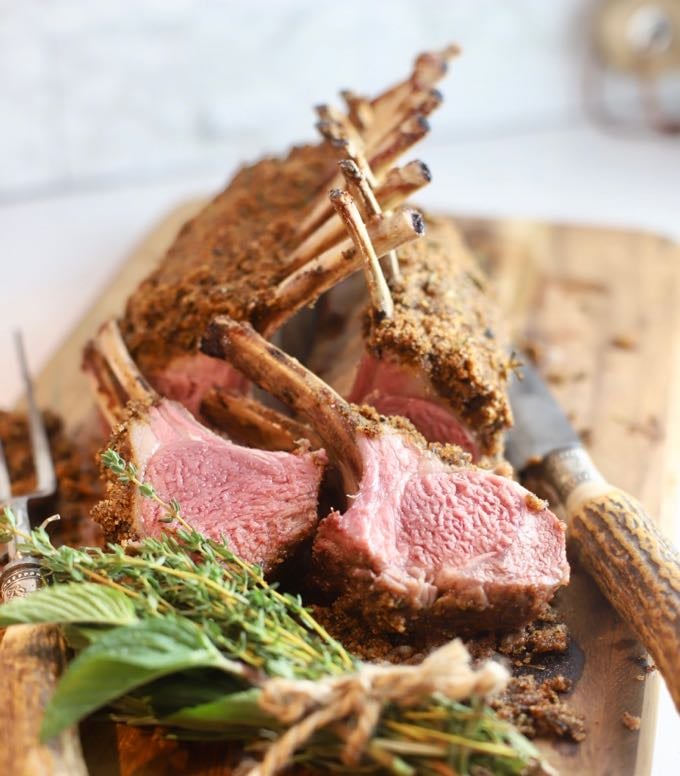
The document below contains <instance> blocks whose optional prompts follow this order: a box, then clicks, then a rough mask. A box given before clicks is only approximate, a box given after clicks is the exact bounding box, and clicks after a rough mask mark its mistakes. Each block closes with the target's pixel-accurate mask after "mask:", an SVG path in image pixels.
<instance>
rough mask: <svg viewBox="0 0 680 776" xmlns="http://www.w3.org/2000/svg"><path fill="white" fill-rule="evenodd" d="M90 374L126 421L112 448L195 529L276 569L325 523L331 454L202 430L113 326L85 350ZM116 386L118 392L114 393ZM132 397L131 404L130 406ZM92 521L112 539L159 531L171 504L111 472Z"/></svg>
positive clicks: (113, 414) (111, 409)
mask: <svg viewBox="0 0 680 776" xmlns="http://www.w3.org/2000/svg"><path fill="white" fill-rule="evenodd" d="M85 368H86V370H87V371H88V372H89V374H90V376H91V377H92V378H93V379H94V381H95V383H96V386H97V391H98V396H99V398H100V401H101V400H104V402H103V406H104V409H105V411H106V413H107V416H108V417H109V418H111V419H114V418H120V419H121V422H120V425H118V427H117V428H116V431H115V433H114V436H113V439H112V441H111V445H110V446H111V447H112V448H113V449H114V450H116V451H118V452H119V453H120V454H121V455H122V456H123V458H125V459H126V460H127V461H129V462H131V463H133V464H134V465H135V466H136V467H137V470H138V472H139V477H140V479H141V480H142V481H144V482H148V483H150V484H151V485H153V487H154V488H155V490H156V492H157V493H158V494H159V496H160V497H161V498H162V499H164V500H165V501H169V500H170V499H173V498H174V499H177V500H178V501H179V503H180V505H181V508H182V514H183V516H184V517H185V519H186V520H188V522H189V523H191V525H193V526H194V527H195V528H196V529H197V530H199V531H201V532H202V533H203V534H205V535H206V536H209V537H211V538H214V539H221V538H222V537H224V538H226V540H227V542H228V543H229V546H230V547H231V548H232V549H233V550H234V552H236V553H237V554H239V555H240V556H241V557H242V558H244V559H245V560H247V561H250V562H252V563H258V564H261V565H262V566H263V568H264V569H265V571H271V570H272V569H273V568H274V567H276V566H277V565H278V564H279V563H280V562H281V561H283V560H284V559H285V558H286V557H287V555H288V554H289V553H290V552H291V551H292V550H293V549H294V548H295V547H296V546H297V545H298V544H299V543H300V542H301V541H303V540H304V539H306V538H307V537H308V536H310V534H311V533H312V532H313V530H314V528H315V527H316V524H317V520H318V517H317V500H318V492H319V485H320V481H321V477H322V474H323V469H324V465H325V463H326V455H325V453H324V451H323V450H317V451H316V452H311V453H310V452H308V451H307V449H304V447H307V448H308V447H309V445H306V446H303V449H301V450H299V451H298V452H297V453H296V454H292V453H289V452H269V451H265V450H255V449H251V448H246V447H241V446H240V445H236V444H233V443H232V442H230V441H227V440H226V439H224V438H223V437H221V436H218V435H217V434H215V433H213V432H212V431H209V430H208V429H207V428H205V427H204V426H202V425H201V424H200V423H198V421H196V420H195V418H194V417H193V416H192V415H191V414H190V413H189V412H187V410H186V409H185V408H184V407H183V406H182V405H181V404H179V403H178V402H175V401H171V400H169V399H161V398H160V397H159V396H158V395H157V394H155V393H154V392H153V391H152V390H151V389H150V388H149V386H148V385H147V384H146V382H145V380H144V378H143V377H142V376H141V374H140V373H139V372H138V371H137V369H136V367H135V365H134V363H133V362H132V361H131V359H130V357H129V355H128V353H127V351H126V349H125V346H124V344H123V341H122V339H121V338H120V335H119V332H118V329H117V327H116V325H115V324H114V323H109V324H106V325H105V326H104V327H103V328H102V329H101V331H100V333H99V334H98V335H97V337H96V339H95V340H94V341H93V342H92V343H91V344H90V346H89V347H88V349H87V352H86V363H85ZM113 384H116V385H117V389H116V392H115V393H113V394H110V393H109V387H110V386H111V385H113ZM123 396H125V397H126V398H128V399H129V400H130V401H129V403H128V404H127V406H123V405H121V403H120V402H121V398H122V397H123ZM93 515H94V517H95V519H96V520H98V521H99V522H100V523H101V524H102V526H103V527H104V529H105V531H106V533H107V534H108V536H109V538H111V539H115V540H118V541H119V540H121V539H132V538H136V537H139V536H146V535H152V536H155V535H158V534H159V533H161V532H162V531H163V530H167V529H168V526H167V525H165V524H163V522H162V519H163V517H164V514H163V509H162V507H161V506H160V505H159V504H157V503H156V502H155V501H152V500H150V499H148V498H143V497H142V496H141V495H140V494H139V493H137V492H136V491H134V492H133V491H132V490H131V489H130V487H129V486H127V485H123V484H121V483H120V482H118V480H117V479H116V478H114V477H112V476H111V474H110V472H109V473H108V484H107V497H106V500H104V501H103V502H101V503H100V504H99V505H98V506H97V507H96V508H95V510H94V512H93Z"/></svg>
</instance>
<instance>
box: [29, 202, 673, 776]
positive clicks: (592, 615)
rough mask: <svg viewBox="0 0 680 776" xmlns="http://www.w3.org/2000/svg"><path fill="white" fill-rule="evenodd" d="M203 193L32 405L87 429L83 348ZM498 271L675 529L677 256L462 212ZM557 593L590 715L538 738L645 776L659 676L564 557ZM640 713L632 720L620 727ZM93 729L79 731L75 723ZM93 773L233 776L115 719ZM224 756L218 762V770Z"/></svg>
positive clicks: (579, 698)
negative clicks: (578, 731)
mask: <svg viewBox="0 0 680 776" xmlns="http://www.w3.org/2000/svg"><path fill="white" fill-rule="evenodd" d="M200 204H201V203H190V204H188V205H185V206H182V207H180V208H178V209H177V210H176V211H175V212H173V213H172V214H170V215H169V216H168V218H167V219H165V220H164V221H163V223H161V224H160V225H159V226H157V227H156V228H155V229H154V230H153V231H152V232H151V234H150V235H149V237H148V238H147V239H146V240H145V241H144V242H143V243H142V244H141V245H140V246H139V248H138V249H137V250H136V251H135V253H134V255H133V256H132V257H130V259H129V261H127V262H126V263H125V264H124V265H122V267H121V271H120V274H119V275H118V276H117V278H116V279H115V280H114V281H113V282H112V284H111V286H110V287H109V288H108V289H107V290H106V291H105V292H104V294H103V295H102V297H101V299H99V300H98V301H97V303H96V304H95V305H94V306H93V308H92V309H91V310H90V311H89V313H88V314H87V315H86V316H85V317H84V319H83V320H82V322H81V324H80V325H79V326H78V327H77V329H76V330H75V331H74V332H73V333H72V335H71V336H70V337H69V338H68V339H67V341H66V342H64V344H63V346H62V347H61V348H60V349H59V350H58V351H57V352H56V353H55V354H54V356H53V358H52V359H51V360H50V362H49V363H48V364H47V366H46V368H45V369H44V370H43V372H42V374H41V375H40V377H39V379H38V381H37V389H38V396H39V399H40V401H41V403H42V404H44V405H46V406H50V407H52V408H54V409H56V410H57V411H59V412H61V413H62V415H63V416H64V417H65V419H66V422H67V426H68V428H69V429H70V430H71V431H74V430H77V429H79V428H83V427H87V424H88V422H89V421H90V420H91V414H92V400H91V397H90V393H89V390H88V386H87V383H86V381H85V380H84V378H83V377H82V376H81V375H80V372H79V363H80V352H81V348H82V345H83V343H84V342H85V341H86V340H87V338H88V337H90V336H91V335H92V334H93V332H94V331H95V330H96V327H97V326H98V325H99V323H101V322H102V321H103V320H105V319H106V318H108V317H110V316H111V315H115V314H117V313H119V312H120V311H121V310H122V308H123V305H124V302H125V299H126V297H127V295H128V294H129V292H130V291H131V290H132V289H133V288H134V287H135V285H136V284H137V282H138V281H139V280H140V279H141V278H142V277H144V276H145V275H146V274H147V273H148V271H149V270H150V268H151V267H152V266H153V265H154V264H155V262H156V261H157V260H158V258H159V257H160V256H161V255H162V254H163V252H164V250H165V248H166V247H167V245H168V244H169V242H170V240H171V239H172V237H173V236H174V234H175V233H176V232H177V230H178V229H179V227H180V226H181V225H182V223H184V221H185V220H186V219H187V218H189V217H190V216H191V215H192V214H193V213H195V212H196V211H197V209H198V208H199V206H200ZM459 223H461V225H462V226H463V228H464V230H465V232H466V235H467V237H468V239H469V241H470V243H471V245H472V246H473V248H474V250H475V251H476V253H477V254H478V255H479V256H480V258H481V260H482V261H483V263H484V264H485V266H486V268H487V270H488V271H489V273H490V274H491V276H492V277H493V280H494V283H495V285H496V288H497V293H498V297H499V301H500V303H501V305H502V307H503V308H504V310H505V312H506V316H507V320H508V322H509V324H510V325H511V327H512V329H513V332H514V336H515V338H516V340H517V341H518V342H525V341H526V342H529V343H530V344H531V346H532V349H533V350H534V352H535V353H536V356H537V358H538V362H539V366H540V368H541V370H542V372H543V373H544V375H546V376H547V378H548V379H549V381H550V382H551V383H552V387H553V389H554V390H555V393H556V394H557V396H558V398H559V400H560V401H561V403H562V404H563V406H564V407H565V408H566V410H567V412H568V413H569V415H570V416H571V418H572V420H573V422H574V423H575V426H576V428H577V429H578V430H579V431H581V432H582V433H583V436H584V439H585V441H586V442H587V446H588V449H589V451H590V453H591V455H592V456H593V458H594V460H595V462H596V463H597V465H598V467H600V469H601V470H602V472H603V474H604V475H605V476H606V477H607V479H608V480H609V481H610V482H612V483H614V484H618V485H621V486H623V487H625V489H626V490H627V491H628V492H630V493H631V494H632V495H633V496H634V497H636V498H638V499H639V500H640V501H641V502H642V503H643V504H644V505H645V507H646V509H647V511H648V512H649V514H650V515H651V516H652V518H653V519H654V520H655V522H656V523H657V525H660V526H661V527H662V528H663V529H665V530H667V531H670V528H671V526H672V521H673V515H674V513H675V511H676V510H677V508H678V504H679V503H680V499H679V497H678V494H679V483H678V474H677V472H679V471H680V403H679V402H677V400H676V401H675V406H674V402H673V397H674V396H675V397H677V396H678V395H680V308H679V305H678V302H677V300H678V299H680V251H679V249H678V247H677V246H675V245H674V244H672V243H671V242H669V241H667V240H665V239H663V238H660V237H658V236H655V235H652V234H645V233H639V232H626V231H620V230H612V229H600V228H594V227H586V226H568V225H551V224H536V223H527V222H515V221H493V222H492V221H482V220H473V219H467V220H465V221H462V222H459ZM572 569H573V576H572V582H571V584H570V585H569V587H568V589H567V590H565V591H563V593H562V594H561V595H560V597H559V608H560V610H561V612H562V613H563V616H564V618H565V620H566V622H567V624H568V626H569V629H570V632H571V636H572V644H571V648H570V651H569V654H568V656H567V658H566V659H565V660H563V661H562V662H561V663H560V664H559V665H556V666H548V665H546V672H548V671H551V670H560V671H564V672H566V673H567V674H568V675H569V676H570V677H571V678H572V680H573V681H574V691H573V693H572V695H571V698H570V700H571V702H572V703H573V705H574V706H575V707H576V708H577V709H578V710H581V711H582V712H584V713H585V715H586V717H587V721H588V737H587V739H586V740H585V741H584V742H583V743H581V744H579V745H575V744H550V743H546V744H542V745H541V747H542V749H543V750H544V752H545V753H546V755H547V757H548V759H549V760H550V761H551V762H552V764H553V765H554V766H556V767H557V768H558V770H560V771H561V772H562V773H563V774H579V775H582V776H607V775H611V776H628V775H632V774H636V776H643V775H644V774H647V773H648V772H649V768H650V762H651V752H652V745H653V733H654V727H655V717H656V693H657V686H656V682H657V678H656V676H655V674H653V673H652V674H647V673H645V671H644V669H643V667H642V660H641V659H642V658H643V657H644V651H643V650H642V648H641V647H640V645H639V643H638V642H637V640H636V639H635V636H634V635H633V633H632V631H631V629H630V628H629V627H628V626H627V625H626V624H625V623H623V622H621V620H620V619H619V618H618V616H617V615H616V614H615V613H614V611H613V610H612V609H611V607H610V606H609V604H608V603H607V602H606V600H605V599H604V597H603V596H602V595H601V594H600V593H599V591H598V590H597V588H596V587H595V585H594V583H593V581H592V580H591V578H590V577H589V576H588V575H587V574H586V573H585V571H584V570H583V569H582V568H581V567H580V565H579V564H578V562H576V561H575V562H574V563H573V566H572ZM624 712H628V713H630V714H632V715H634V716H641V718H642V724H641V728H640V730H639V731H630V730H628V729H627V728H626V727H624V725H623V724H622V721H621V718H622V715H623V714H624ZM88 730H89V728H85V729H84V734H85V735H86V734H87V733H88ZM84 746H85V749H86V755H87V756H88V757H89V758H91V759H92V763H93V764H94V763H95V762H96V767H91V771H92V773H93V774H95V776H96V774H99V773H102V774H104V773H107V774H108V773H111V774H114V773H121V774H125V776H150V775H151V774H153V775H154V776H155V775H156V774H161V773H186V774H189V773H191V774H218V773H225V774H226V773H228V766H227V765H226V763H227V761H228V756H227V753H226V752H224V753H223V752H221V751H220V750H215V748H214V747H209V748H208V749H206V748H205V747H195V748H191V747H187V748H185V747H182V746H180V745H178V744H174V743H173V744H164V745H161V744H160V743H158V742H157V739H154V738H153V737H152V735H151V734H150V733H144V732H140V731H130V730H121V731H119V734H118V744H117V750H118V752H119V762H118V763H114V762H111V758H112V754H111V752H112V751H113V749H112V748H111V747H110V742H109V749H107V751H108V752H109V755H108V757H107V758H104V755H103V753H102V752H103V750H101V749H100V748H98V747H97V746H96V745H94V744H93V742H92V741H91V740H87V738H86V739H85V741H84ZM223 765H224V767H222V766H223Z"/></svg>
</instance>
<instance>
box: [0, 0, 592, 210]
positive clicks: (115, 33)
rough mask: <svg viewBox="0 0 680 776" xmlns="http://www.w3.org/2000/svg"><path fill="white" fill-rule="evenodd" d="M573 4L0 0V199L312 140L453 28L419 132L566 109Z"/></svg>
mask: <svg viewBox="0 0 680 776" xmlns="http://www.w3.org/2000/svg"><path fill="white" fill-rule="evenodd" d="M587 6H588V3H587V2H586V0H343V1H342V2H340V1H339V0H330V1H328V0H241V2H234V1H232V2H222V1H219V0H116V1H115V2H101V0H0V197H2V198H4V199H7V198H12V197H13V196H16V195H17V194H19V195H21V194H25V193H30V192H35V191H42V190H44V189H46V188H47V189H52V190H54V189H57V190H59V189H63V188H66V187H73V186H78V185H82V184H91V183H106V182H107V181H111V180H112V179H116V180H120V179H131V178H132V179H140V178H141V179H153V178H154V177H155V176H158V175H161V174H163V175H167V174H174V173H177V172H184V171H186V170H194V169H196V170H206V169H209V168H210V167H211V166H214V165H219V164H220V162H221V160H223V159H224V158H225V157H229V158H231V157H232V156H233V151H234V148H235V147H237V148H238V151H239V155H240V156H242V157H244V158H248V157H252V156H256V155H257V154H259V153H260V152H261V151H262V150H263V149H267V148H269V149H271V150H278V149H280V148H281V146H282V144H284V143H286V142H288V141H292V140H295V139H299V140H304V139H305V138H307V137H310V136H312V129H311V127H312V122H313V117H312V113H311V110H310V106H311V105H313V104H314V103H316V102H319V101H327V100H329V99H331V98H333V97H334V95H335V92H336V90H337V88H340V87H345V86H351V87H353V88H356V89H358V90H367V91H368V92H371V91H373V90H376V89H378V88H380V87H381V86H382V85H385V84H387V83H389V82H390V81H391V80H393V79H394V78H395V77H397V76H400V75H401V74H403V73H405V72H406V71H407V68H408V66H409V64H410V61H411V59H412V57H413V55H414V54H415V53H416V52H418V51H419V50H422V49H424V48H427V47H433V46H440V45H442V44H444V43H446V42H449V41H457V42H460V43H461V44H462V46H463V47H464V49H465V54H464V56H463V57H462V58H461V59H460V60H459V61H458V62H457V63H455V64H454V65H453V67H452V73H451V75H450V77H449V79H448V80H447V82H446V84H445V91H446V97H447V104H446V106H445V108H444V109H443V110H442V111H441V112H440V113H439V114H438V115H437V118H436V125H435V126H436V134H435V135H434V142H437V141H442V142H443V141H448V140H451V139H454V138H461V139H462V138H467V137H471V136H474V137H478V136H479V135H480V134H481V135H483V134H494V133H498V132H513V131H517V130H520V129H524V128H526V127H531V126H535V125H545V126H562V125H564V124H566V123H569V122H570V121H572V120H573V119H574V117H575V116H577V115H578V112H579V110H580V107H579V104H580V96H579V92H578V84H579V70H580V63H581V60H582V52H583V38H584V24H583V17H584V14H585V11H586V7H587Z"/></svg>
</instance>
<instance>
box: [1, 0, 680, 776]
mask: <svg viewBox="0 0 680 776" xmlns="http://www.w3.org/2000/svg"><path fill="white" fill-rule="evenodd" d="M594 5H595V3H594V2H592V3H589V2H587V0H448V1H445V0H440V1H435V0H419V2H408V1H407V0H391V1H390V0H385V1H384V2H378V1H374V2H370V1H369V0H362V1H361V2H359V1H357V0H344V2H338V1H337V0H331V1H330V2H320V1H319V0H315V1H313V0H270V1H269V2H265V1H264V0H250V2H246V1H245V0H243V1H242V2H218V1H217V0H193V1H191V2H190V1H189V0H117V2H115V3H113V2H111V3H103V2H88V0H49V1H48V0H0V268H1V269H2V273H1V275H0V309H1V310H2V317H3V325H4V328H5V329H6V330H7V331H9V330H10V329H11V328H14V327H16V326H21V327H22V328H23V330H24V332H25V336H26V339H27V341H28V345H29V349H30V356H31V362H32V366H33V368H34V369H38V368H39V367H40V365H41V363H42V362H43V361H44V359H45V358H46V357H47V355H48V354H49V353H50V351H51V350H52V349H53V348H54V347H55V346H56V344H57V343H58V342H59V341H60V340H61V339H62V338H63V337H64V336H65V335H66V333H67V332H68V331H69V329H70V327H71V326H72V325H73V324H74V323H75V322H76V321H77V320H78V318H79V317H80V316H81V315H82V313H83V311H84V310H85V309H86V308H87V307H88V306H89V304H90V303H91V301H92V300H93V299H94V298H95V297H96V295H97V293H98V291H99V290H100V289H101V288H103V287H104V286H105V284H106V283H107V281H108V280H109V279H110V278H111V277H112V276H113V275H114V273H115V271H116V267H117V265H118V264H119V262H121V261H122V260H123V259H124V258H125V257H126V256H127V255H128V254H129V252H130V251H131V250H132V249H133V247H134V246H135V244H136V243H137V242H138V241H139V240H140V239H141V238H142V236H143V235H144V234H145V233H146V232H147V231H148V230H149V229H151V228H152V227H153V225H154V224H155V223H156V222H157V221H158V220H159V219H160V218H162V216H163V215H164V214H165V213H166V212H167V211H168V210H169V209H170V208H172V207H173V206H174V205H176V204H177V203H178V202H181V201H182V200H184V199H186V198H187V197H193V196H203V195H205V194H206V193H209V192H211V191H213V190H215V189H217V188H218V187H219V186H221V185H222V184H223V183H224V182H225V180H226V179H227V178H228V176H229V175H230V174H231V172H232V170H233V168H234V167H235V166H236V165H237V164H238V163H239V162H241V161H244V160H247V159H253V158H256V157H257V156H258V155H261V154H262V153H263V152H266V151H272V152H278V151H281V150H282V149H283V147H285V146H286V145H288V144H289V143H291V142H293V141H296V142H300V141H305V140H307V139H310V138H312V137H313V136H314V134H313V129H312V125H313V120H314V119H313V114H312V111H311V106H312V105H314V104H315V103H318V102H321V101H328V100H330V99H333V98H334V95H335V93H336V92H337V89H339V88H342V87H348V86H351V87H352V88H355V89H357V90H360V91H366V92H367V93H371V92H372V91H375V90H377V89H379V88H381V87H382V86H384V85H385V84H387V83H389V82H390V81H393V80H394V79H395V78H397V77H400V76H402V75H404V74H405V73H406V72H407V70H408V66H409V64H410V62H411V60H412V58H413V55H414V54H415V53H416V52H417V51H420V50H422V49H424V48H432V47H437V46H440V45H443V44H445V43H447V42H449V41H452V40H455V41H457V42H459V43H461V44H462V46H463V48H464V55H463V57H462V58H461V59H460V60H459V61H458V62H456V63H454V64H453V65H452V67H451V74H450V76H449V78H448V79H447V80H446V81H445V82H444V84H443V89H444V91H445V94H446V100H447V101H446V104H445V106H444V107H443V108H442V109H441V110H440V111H439V112H438V113H437V114H436V115H435V116H434V117H433V122H432V123H433V133H432V136H431V137H430V138H429V139H428V140H427V141H426V143H425V144H423V145H422V146H421V147H420V148H419V150H418V155H419V156H420V157H421V158H423V159H425V160H426V161H427V162H428V163H429V164H430V166H431V167H432V169H433V172H434V182H433V184H432V185H431V187H430V188H429V190H428V191H427V192H426V193H425V194H424V195H423V196H422V197H421V200H422V202H423V204H426V205H427V204H429V205H435V206H438V207H445V208H447V209H452V210H456V211H458V212H461V213H470V214H478V215H510V216H520V217H530V218H550V219H557V220H562V221H580V222H583V221H586V222H590V223H595V224H597V223H602V224H609V225H611V224H615V225H621V226H626V227H636V228H647V229H650V230H653V231H656V232H660V233H662V234H665V235H669V236H673V237H675V238H676V239H679V240H680V140H679V139H677V138H662V137H660V136H654V135H651V134H645V133H626V132H621V131H616V132H604V131H603V130H602V129H600V128H598V127H596V126H594V125H593V123H592V122H591V121H590V119H589V118H588V116H587V114H586V112H585V111H584V108H583V97H582V89H581V87H582V83H583V81H584V78H585V75H586V73H587V72H591V71H588V70H587V64H586V63H587V60H588V50H589V45H588V29H589V28H588V19H589V18H590V14H591V12H592V7H593V6H594ZM591 77H592V73H591ZM607 84H608V93H609V94H611V95H612V101H613V105H614V106H615V108H616V110H617V111H619V112H621V113H622V114H625V115H629V114H631V112H632V111H634V109H635V107H636V90H635V88H634V87H633V86H632V85H631V84H629V83H627V82H626V81H625V80H624V79H609V80H608V81H607ZM671 93H672V92H671ZM676 94H677V93H676ZM677 108H678V112H679V113H680V100H678V103H677ZM679 303H680V300H679ZM17 387H18V380H17V378H16V375H15V373H14V371H13V364H12V354H11V349H10V341H9V336H5V335H4V334H3V331H2V326H0V401H2V402H3V403H7V404H9V403H11V401H12V400H13V398H14V397H15V394H16V391H17ZM679 400H680V399H679ZM660 731H661V734H660V737H659V745H658V747H657V753H656V756H655V764H654V774H655V776H666V774H672V773H676V772H677V763H678V761H679V756H680V745H679V743H678V742H679V741H680V724H679V723H678V718H677V716H676V714H675V712H674V710H673V708H672V704H671V703H670V701H669V700H668V698H667V696H664V698H663V699H662V708H661V723H660Z"/></svg>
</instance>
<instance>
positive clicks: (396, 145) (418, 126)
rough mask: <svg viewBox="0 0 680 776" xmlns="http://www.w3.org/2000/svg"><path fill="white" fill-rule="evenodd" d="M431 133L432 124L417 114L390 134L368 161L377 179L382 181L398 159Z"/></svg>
mask: <svg viewBox="0 0 680 776" xmlns="http://www.w3.org/2000/svg"><path fill="white" fill-rule="evenodd" d="M429 131H430V124H429V122H428V121H427V119H426V118H425V116H423V115H421V114H416V115H415V116H412V117H411V118H409V119H407V120H406V121H404V122H403V123H402V124H401V125H400V126H399V127H398V128H397V129H396V131H395V132H392V133H390V134H389V135H388V136H387V137H386V138H385V140H384V141H383V142H382V143H381V144H380V147H379V148H378V149H377V150H376V151H375V152H374V153H373V155H372V156H371V157H370V159H369V160H368V163H369V165H370V167H371V169H372V170H373V173H374V174H375V176H376V178H378V180H382V178H383V177H384V175H385V173H387V171H388V170H389V169H390V168H391V167H392V166H393V165H394V163H395V162H396V161H397V159H398V158H399V157H400V156H401V155H402V154H403V153H404V152H405V151H407V150H408V149H409V148H411V146H413V145H415V144H416V143H417V142H418V141H420V140H422V139H423V138H424V137H425V135H426V134H427V133H428V132H429Z"/></svg>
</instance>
